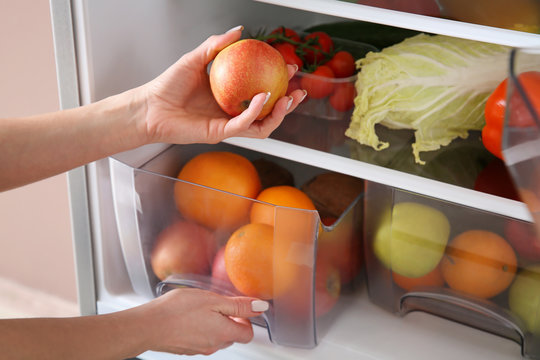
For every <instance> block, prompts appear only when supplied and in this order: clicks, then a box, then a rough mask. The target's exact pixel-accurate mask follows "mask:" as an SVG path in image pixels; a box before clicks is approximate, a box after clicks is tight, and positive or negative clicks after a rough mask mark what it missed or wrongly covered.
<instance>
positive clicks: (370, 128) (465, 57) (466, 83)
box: [345, 34, 510, 164]
mask: <svg viewBox="0 0 540 360" xmlns="http://www.w3.org/2000/svg"><path fill="white" fill-rule="evenodd" d="M509 52H510V48H509V47H506V46H503V45H496V44H489V43H483V42H478V41H473V40H464V39H458V38H453V37H448V36H444V35H433V36H432V35H426V34H419V35H416V36H414V37H411V38H408V39H405V40H404V41H402V42H401V43H399V44H396V45H393V46H390V47H387V48H385V49H383V50H382V51H381V52H370V53H368V54H367V55H366V57H364V58H362V59H360V60H358V61H357V63H356V66H357V68H358V69H360V72H359V73H358V78H357V80H356V84H355V85H356V89H357V96H356V98H355V100H354V103H355V109H354V112H353V115H352V118H351V123H350V125H349V128H348V129H347V130H346V132H345V135H347V136H348V137H350V138H352V139H355V140H356V141H358V142H359V143H360V144H363V145H368V146H371V147H373V148H374V149H376V150H382V149H385V148H387V147H389V146H390V144H389V143H388V142H384V141H381V140H380V139H379V137H378V136H377V134H376V132H375V125H376V124H381V125H384V126H386V127H388V128H390V129H413V130H414V131H415V132H414V134H415V142H414V143H413V144H412V152H413V154H414V158H415V162H416V163H419V164H425V162H424V161H422V159H421V158H420V152H423V151H433V150H437V149H439V148H440V147H441V146H446V145H448V144H449V143H450V142H451V141H452V140H453V139H455V138H457V137H460V138H463V139H465V138H467V136H468V131H469V130H481V129H482V128H483V126H484V124H485V120H484V105H485V102H486V100H487V98H488V96H489V95H490V94H491V92H492V91H493V90H494V89H495V88H496V87H497V85H498V84H499V83H500V82H501V81H503V80H504V79H505V78H506V77H507V72H508V65H507V64H508V59H509Z"/></svg>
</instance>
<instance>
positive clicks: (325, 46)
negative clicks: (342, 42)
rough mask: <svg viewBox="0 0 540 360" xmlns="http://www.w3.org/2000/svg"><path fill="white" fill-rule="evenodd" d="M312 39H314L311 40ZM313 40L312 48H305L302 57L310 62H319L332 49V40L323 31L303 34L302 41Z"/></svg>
mask: <svg viewBox="0 0 540 360" xmlns="http://www.w3.org/2000/svg"><path fill="white" fill-rule="evenodd" d="M311 39H314V40H315V41H314V40H311ZM308 41H313V44H312V45H310V46H311V47H313V48H314V49H307V48H306V49H305V55H304V59H305V61H307V62H308V63H310V64H315V63H316V64H320V63H322V62H323V61H324V59H325V58H326V57H327V56H329V54H330V53H331V52H332V51H333V50H334V41H332V38H331V37H330V36H329V35H328V34H327V33H325V32H323V31H314V32H312V33H310V34H308V35H306V36H304V43H306V42H308Z"/></svg>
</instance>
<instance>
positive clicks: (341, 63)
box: [325, 50, 356, 78]
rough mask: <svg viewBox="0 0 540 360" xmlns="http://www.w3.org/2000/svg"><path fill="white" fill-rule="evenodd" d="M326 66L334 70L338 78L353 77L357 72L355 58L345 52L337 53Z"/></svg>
mask: <svg viewBox="0 0 540 360" xmlns="http://www.w3.org/2000/svg"><path fill="white" fill-rule="evenodd" d="M325 65H326V66H328V67H329V68H330V69H332V71H333V72H334V75H335V76H336V78H345V77H349V76H352V75H354V72H355V70H356V65H355V64H354V57H353V56H352V54H351V53H350V52H348V51H345V50H342V51H338V52H337V53H335V54H334V56H333V57H332V58H331V59H330V61H328V62H327V63H326V64H325Z"/></svg>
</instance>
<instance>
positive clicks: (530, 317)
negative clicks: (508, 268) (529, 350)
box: [508, 265, 540, 336]
mask: <svg viewBox="0 0 540 360" xmlns="http://www.w3.org/2000/svg"><path fill="white" fill-rule="evenodd" d="M508 305H509V307H510V310H511V311H512V312H513V313H514V314H516V315H517V316H518V317H520V318H521V320H523V321H524V323H525V325H526V326H527V330H529V331H530V332H531V333H533V334H534V335H536V336H540V311H539V310H540V265H532V266H529V267H527V268H525V269H523V270H522V271H520V272H519V273H518V274H517V275H516V279H515V280H514V283H513V284H512V286H511V287H510V290H509V292H508Z"/></svg>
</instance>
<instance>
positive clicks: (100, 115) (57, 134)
mask: <svg viewBox="0 0 540 360" xmlns="http://www.w3.org/2000/svg"><path fill="white" fill-rule="evenodd" d="M137 91H139V90H138V89H134V90H129V91H127V92H125V93H122V94H119V95H116V96H112V97H109V98H107V99H104V100H101V101H99V102H96V103H93V104H90V105H86V106H83V107H79V108H75V109H69V110H66V111H58V112H54V113H48V114H43V115H36V116H30V117H25V118H11V119H1V120H0V191H3V190H7V189H10V188H14V187H17V186H21V185H25V184H28V183H31V182H33V181H37V180H40V179H43V178H46V177H49V176H52V175H56V174H60V173H62V172H65V171H68V170H70V169H73V168H75V167H78V166H81V165H84V164H86V163H89V162H92V161H95V160H98V159H100V158H103V157H106V156H109V155H112V154H115V153H118V152H121V151H124V150H128V149H131V148H134V147H136V146H140V145H142V144H143V143H144V136H143V134H144V133H145V129H143V128H141V127H142V126H144V121H142V120H141V119H142V118H143V117H144V112H145V103H144V99H143V97H142V96H140V95H139V93H138V92H137Z"/></svg>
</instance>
